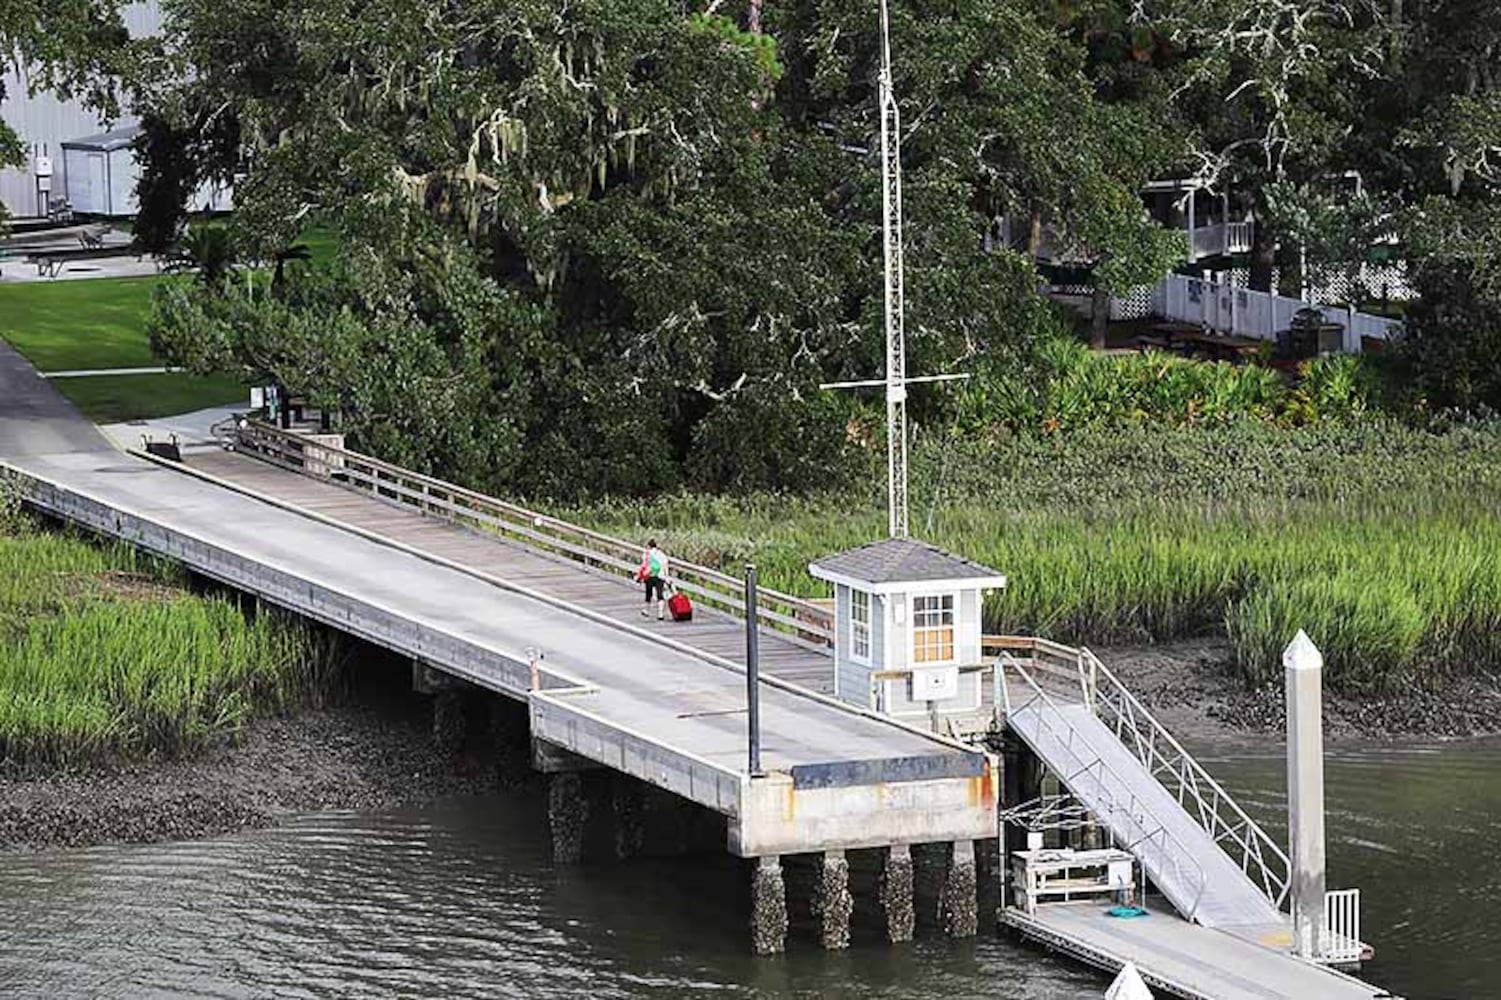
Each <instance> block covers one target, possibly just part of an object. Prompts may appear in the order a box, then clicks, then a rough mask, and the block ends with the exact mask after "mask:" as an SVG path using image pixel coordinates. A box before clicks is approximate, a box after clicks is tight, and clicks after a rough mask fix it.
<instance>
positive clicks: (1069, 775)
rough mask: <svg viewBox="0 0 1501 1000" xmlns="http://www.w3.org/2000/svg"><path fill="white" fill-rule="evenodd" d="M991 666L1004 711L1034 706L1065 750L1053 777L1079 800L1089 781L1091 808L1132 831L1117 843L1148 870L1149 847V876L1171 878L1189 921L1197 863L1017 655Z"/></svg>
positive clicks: (1199, 893)
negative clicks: (1094, 801)
mask: <svg viewBox="0 0 1501 1000" xmlns="http://www.w3.org/2000/svg"><path fill="white" fill-rule="evenodd" d="M997 665H998V667H999V668H1000V669H999V673H1000V676H1001V681H1000V685H1001V697H1002V701H1003V703H1004V706H1005V711H1006V713H1007V715H1010V714H1012V713H1014V712H1021V711H1025V710H1028V709H1032V710H1034V712H1035V715H1036V718H1037V721H1038V725H1039V726H1041V727H1042V728H1043V729H1045V730H1046V731H1047V734H1048V735H1049V736H1050V737H1051V738H1052V740H1053V741H1054V743H1056V744H1057V746H1058V747H1059V748H1060V749H1061V750H1062V751H1063V752H1064V753H1065V754H1067V755H1068V758H1069V761H1070V763H1069V765H1068V766H1067V767H1066V768H1065V769H1064V770H1063V771H1062V772H1061V773H1059V774H1058V778H1059V780H1060V781H1061V782H1062V783H1063V785H1064V786H1065V787H1066V788H1068V789H1069V790H1070V791H1072V792H1073V793H1074V794H1075V795H1078V796H1079V797H1080V798H1081V799H1082V798H1084V797H1085V795H1086V793H1084V792H1083V791H1081V790H1080V787H1079V786H1080V785H1081V784H1082V783H1083V782H1084V781H1085V780H1089V781H1092V782H1093V783H1094V786H1095V789H1096V791H1097V793H1098V798H1099V799H1100V800H1102V801H1101V802H1100V803H1099V804H1098V806H1096V807H1094V808H1095V809H1096V810H1097V818H1098V819H1099V820H1100V821H1101V822H1103V823H1105V824H1106V825H1107V826H1109V827H1110V828H1111V829H1113V830H1114V831H1115V832H1116V834H1117V836H1120V835H1121V834H1122V833H1123V832H1124V831H1125V830H1131V829H1133V828H1134V831H1135V832H1136V834H1137V835H1136V836H1134V837H1132V838H1131V839H1128V840H1125V841H1124V842H1123V843H1122V845H1121V846H1122V848H1123V849H1124V850H1127V851H1129V852H1130V853H1132V854H1134V855H1136V857H1137V858H1140V859H1142V862H1143V864H1144V865H1147V867H1148V868H1149V869H1150V868H1152V867H1154V866H1153V865H1152V864H1150V863H1149V862H1148V853H1149V852H1150V854H1151V856H1152V858H1153V859H1154V860H1155V867H1156V868H1157V869H1158V870H1157V871H1156V872H1154V873H1153V878H1154V880H1155V881H1156V882H1157V883H1158V885H1159V887H1161V886H1162V884H1163V883H1164V882H1165V881H1167V880H1168V877H1171V881H1172V882H1173V884H1175V885H1176V886H1178V887H1179V888H1180V889H1181V890H1183V891H1184V892H1185V893H1186V898H1185V899H1182V900H1174V901H1173V902H1174V904H1175V905H1177V906H1178V907H1179V909H1180V910H1182V912H1183V917H1184V919H1186V920H1193V919H1194V916H1195V914H1197V913H1198V909H1199V904H1200V902H1202V900H1203V898H1204V890H1205V888H1206V883H1207V879H1206V877H1205V875H1204V869H1203V867H1202V866H1201V865H1200V864H1199V863H1198V861H1197V860H1196V859H1195V858H1194V856H1193V854H1192V852H1190V851H1189V850H1188V848H1187V847H1185V846H1184V845H1183V843H1182V841H1180V840H1178V839H1177V838H1176V837H1175V836H1173V833H1172V831H1170V830H1169V829H1168V828H1167V827H1166V826H1165V825H1163V824H1162V822H1161V821H1160V820H1158V819H1157V818H1156V817H1155V816H1154V815H1153V814H1152V812H1151V810H1150V809H1149V808H1148V806H1147V804H1146V803H1145V802H1143V801H1141V800H1140V799H1138V798H1137V796H1136V794H1135V793H1134V792H1129V789H1130V788H1131V784H1130V782H1128V781H1126V780H1125V779H1124V778H1123V777H1121V776H1120V775H1119V774H1118V773H1116V771H1115V770H1114V769H1113V768H1111V766H1110V764H1109V762H1107V761H1106V760H1105V759H1104V758H1102V757H1100V756H1099V755H1098V754H1097V753H1096V752H1095V751H1094V750H1093V749H1092V748H1091V747H1090V746H1089V745H1088V743H1087V742H1086V741H1082V740H1081V739H1080V737H1079V733H1078V730H1077V729H1075V728H1074V726H1072V725H1070V724H1069V722H1068V718H1067V717H1066V716H1065V715H1064V714H1063V712H1062V711H1061V710H1060V709H1059V707H1058V704H1057V702H1056V701H1054V700H1053V698H1052V697H1051V696H1050V695H1049V694H1048V693H1047V691H1045V690H1044V689H1043V687H1042V685H1041V684H1039V683H1038V682H1037V680H1036V678H1034V677H1033V676H1032V673H1031V672H1030V671H1029V670H1028V669H1027V668H1026V667H1024V666H1023V665H1022V664H1021V662H1020V661H1019V660H1017V659H1016V658H1015V657H1013V656H1011V655H1010V654H1009V653H1002V654H1001V658H1000V660H999V661H998V664H997ZM1007 673H1014V674H1015V675H1016V677H1017V678H1018V679H1019V680H1021V681H1022V687H1021V689H1020V692H1019V695H1020V697H1019V698H1018V697H1013V695H1012V694H1011V691H1010V687H1009V685H1008V684H1007V683H1006V680H1005V677H1006V674H1007ZM1054 763H1055V765H1056V762H1054ZM1107 777H1108V778H1109V779H1110V780H1111V782H1112V783H1113V784H1114V786H1115V787H1116V788H1122V789H1126V790H1128V797H1126V798H1124V799H1123V798H1121V797H1120V796H1119V795H1117V794H1116V793H1115V792H1113V791H1112V790H1111V786H1110V785H1108V784H1106V780H1105V779H1106V778H1107ZM1112 821H1113V822H1112ZM1128 824H1129V825H1128Z"/></svg>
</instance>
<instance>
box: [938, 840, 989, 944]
mask: <svg viewBox="0 0 1501 1000" xmlns="http://www.w3.org/2000/svg"><path fill="white" fill-rule="evenodd" d="M978 893H979V882H978V876H977V875H976V872H975V842H974V841H973V840H956V841H954V847H953V853H952V854H951V855H950V857H949V868H948V875H947V876H946V877H945V878H944V880H943V896H942V899H941V900H940V903H939V905H940V913H941V916H942V919H943V929H944V931H945V932H946V933H947V934H948V935H949V936H950V937H956V938H966V937H974V936H975V934H976V933H978V932H979V929H980V914H979V909H980V904H979V895H978Z"/></svg>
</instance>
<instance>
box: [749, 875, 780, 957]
mask: <svg viewBox="0 0 1501 1000" xmlns="http://www.w3.org/2000/svg"><path fill="white" fill-rule="evenodd" d="M751 878H752V881H751V947H752V948H754V949H755V952H756V954H757V955H779V954H781V953H782V952H783V951H785V950H786V948H787V884H786V883H785V882H784V881H783V880H782V859H781V858H780V857H778V856H777V855H775V854H772V855H767V856H766V857H762V858H757V859H756V870H755V873H754V874H753V875H752V876H751Z"/></svg>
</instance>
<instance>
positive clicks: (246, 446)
mask: <svg viewBox="0 0 1501 1000" xmlns="http://www.w3.org/2000/svg"><path fill="white" fill-rule="evenodd" d="M222 431H223V434H222V440H223V441H224V442H225V443H226V444H227V445H228V446H230V447H232V448H233V449H234V450H236V451H239V452H242V453H245V454H248V455H251V456H253V457H255V458H258V459H261V460H263V461H266V462H269V463H270V464H272V465H277V466H280V467H282V468H285V469H289V470H291V471H293V472H298V473H301V474H303V475H307V476H310V477H312V478H316V479H322V480H325V481H328V482H332V483H335V484H338V485H340V486H344V487H346V488H348V489H351V490H355V491H357V492H361V493H365V494H367V495H369V496H372V497H375V498H377V499H380V500H384V501H386V502H388V503H395V504H399V505H401V506H405V507H410V508H412V509H414V510H418V511H421V512H422V513H424V514H428V515H432V516H435V517H439V518H442V519H444V520H448V521H452V522H454V523H457V524H463V525H465V526H468V527H472V528H476V529H478V530H480V531H484V532H486V533H489V534H493V535H497V536H500V537H502V538H506V539H510V540H512V541H515V542H519V543H520V544H522V545H525V546H527V547H529V548H532V549H535V550H538V551H540V552H544V553H546V554H548V555H552V556H554V557H561V558H563V559H566V560H569V561H571V562H575V563H578V564H579V565H582V566H585V567H588V568H591V569H594V570H598V571H603V572H606V573H609V574H611V575H615V576H620V577H624V578H627V579H634V577H635V574H636V570H637V567H638V566H639V557H640V547H639V546H637V545H634V544H632V543H630V542H627V541H624V540H622V539H619V538H613V537H611V536H609V535H606V534H603V533H601V532H598V531H592V530H590V529H588V528H584V527H580V526H579V525H576V524H570V523H569V522H567V521H563V520H560V519H558V518H555V517H550V516H548V515H546V514H543V513H541V512H539V511H535V510H531V509H528V508H526V507H523V506H521V505H519V504H515V503H510V502H508V501H505V500H500V499H497V498H495V497H491V496H486V495H485V494H483V493H479V492H476V491H474V490H470V489H466V488H465V487H462V486H458V485H456V484H454V483H450V482H446V481H444V480H442V479H437V478H435V477H432V476H425V475H423V474H421V473H418V472H413V471H411V470H409V469H403V468H401V467H400V466H396V465H392V464H391V463H389V462H383V461H381V460H380V459H378V458H372V457H371V456H369V455H364V454H361V453H360V452H356V451H350V450H349V449H347V448H343V447H339V446H337V445H335V444H332V443H330V442H329V440H328V437H327V436H319V435H310V434H300V433H297V432H293V431H285V430H282V429H280V428H277V427H272V426H270V425H268V424H264V423H261V422H259V421H254V420H240V421H236V422H234V423H233V424H231V425H228V426H226V427H223V428H222ZM672 582H673V584H674V586H676V587H678V588H679V589H680V590H682V591H684V592H685V593H687V594H689V595H691V596H692V597H693V598H694V599H695V601H697V602H698V603H700V604H702V605H705V606H708V607H713V608H717V609H719V610H721V611H726V612H729V613H730V614H733V615H735V616H737V617H741V618H744V616H745V599H744V583H743V581H741V580H739V579H737V578H735V577H733V576H730V575H729V574H727V573H722V572H720V571H719V570H716V569H713V568H712V567H708V566H701V565H698V564H696V563H691V562H687V561H684V560H681V559H674V560H673V562H672ZM756 621H757V623H758V624H759V625H760V626H762V627H763V628H770V629H775V630H777V631H779V632H783V633H786V634H787V635H788V636H789V637H791V638H794V639H797V640H800V641H802V642H803V643H805V644H807V645H810V646H814V647H828V646H832V645H833V641H834V629H833V621H832V615H831V614H830V612H829V611H828V609H827V608H824V607H821V606H820V605H818V604H816V603H814V602H812V601H807V600H803V599H802V598H798V597H793V596H792V595H790V594H784V593H781V592H780V591H776V590H772V589H770V588H768V587H761V588H759V590H758V598H757V607H756Z"/></svg>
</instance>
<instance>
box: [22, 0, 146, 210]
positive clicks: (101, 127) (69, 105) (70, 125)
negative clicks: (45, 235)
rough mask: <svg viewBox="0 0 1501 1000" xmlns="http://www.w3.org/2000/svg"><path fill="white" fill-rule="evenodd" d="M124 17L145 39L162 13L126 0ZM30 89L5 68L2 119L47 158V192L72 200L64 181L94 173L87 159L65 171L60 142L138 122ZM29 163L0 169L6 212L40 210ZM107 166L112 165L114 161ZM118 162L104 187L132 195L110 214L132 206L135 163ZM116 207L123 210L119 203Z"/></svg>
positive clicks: (95, 136)
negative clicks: (78, 168) (111, 118)
mask: <svg viewBox="0 0 1501 1000" xmlns="http://www.w3.org/2000/svg"><path fill="white" fill-rule="evenodd" d="M124 18H125V26H126V27H127V28H129V29H130V34H131V36H132V37H134V38H147V37H150V36H152V35H155V34H157V33H159V32H160V31H161V26H162V14H161V8H160V7H159V6H158V5H157V0H145V2H138V3H132V4H130V5H129V6H127V7H126V8H125V11H124ZM30 90H31V84H30V83H29V81H28V80H27V78H26V76H25V74H24V73H22V72H17V71H16V69H15V68H14V67H13V66H11V67H7V68H6V70H5V91H6V98H5V102H4V103H3V104H0V118H4V119H5V121H6V122H7V123H8V124H9V125H10V126H11V127H12V128H14V129H15V130H16V134H17V135H19V136H20V137H21V141H22V142H24V143H25V144H26V147H27V149H28V150H31V151H32V152H33V153H34V155H36V156H43V157H45V158H46V159H48V160H50V161H51V167H52V177H51V184H50V187H51V193H50V197H51V198H67V199H68V200H70V201H72V200H74V199H73V195H72V191H71V190H70V189H69V187H68V185H69V183H70V182H73V181H75V180H76V181H78V182H79V183H88V184H90V185H92V184H93V182H94V180H95V178H94V177H93V176H92V175H91V174H88V173H87V170H88V167H87V164H86V165H85V176H84V177H82V178H80V177H79V176H78V175H77V174H75V175H74V176H72V177H69V176H66V174H65V156H64V150H63V146H64V144H66V143H69V142H71V141H73V140H78V139H85V138H92V139H94V140H98V139H99V138H100V136H101V134H102V133H105V132H108V131H111V130H119V129H125V128H130V127H133V126H135V125H136V124H138V123H137V122H136V120H135V119H134V118H123V119H121V120H120V121H116V122H107V121H103V120H101V119H100V118H99V116H98V115H97V114H95V113H94V112H93V111H91V110H89V109H88V108H86V107H84V106H83V104H82V103H81V102H79V101H64V100H60V99H59V98H58V97H57V96H56V95H55V94H51V93H46V92H43V93H39V94H37V95H35V96H32V95H31V93H30ZM34 163H35V161H33V164H32V165H28V166H27V167H26V168H25V169H21V170H15V169H8V170H0V204H3V205H4V206H5V207H6V208H7V209H9V210H10V212H11V214H12V215H18V216H24V215H38V214H44V213H45V206H46V199H45V197H44V198H42V199H41V200H39V198H38V192H37V187H38V184H37V177H36V172H35V166H34ZM99 166H100V167H101V168H102V167H103V166H104V163H103V162H102V161H101V162H100V163H99ZM110 166H111V167H113V166H114V164H111V165H110ZM122 166H123V169H124V171H125V174H126V176H123V177H113V176H112V177H111V178H110V179H109V180H110V185H109V186H110V187H111V188H113V189H115V190H120V189H122V188H128V189H129V190H130V191H131V192H132V194H131V197H130V207H129V210H128V211H124V210H120V211H116V212H114V213H113V214H115V215H129V214H133V213H134V211H135V197H134V189H135V176H136V173H137V170H136V166H135V162H134V160H133V158H130V157H129V155H128V154H127V155H126V157H125V158H124V162H123V164H122ZM91 197H92V196H91ZM75 207H76V208H77V209H78V211H80V212H83V211H88V209H84V208H82V207H81V206H77V205H75ZM119 208H120V209H124V205H123V203H121V204H120V205H119Z"/></svg>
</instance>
